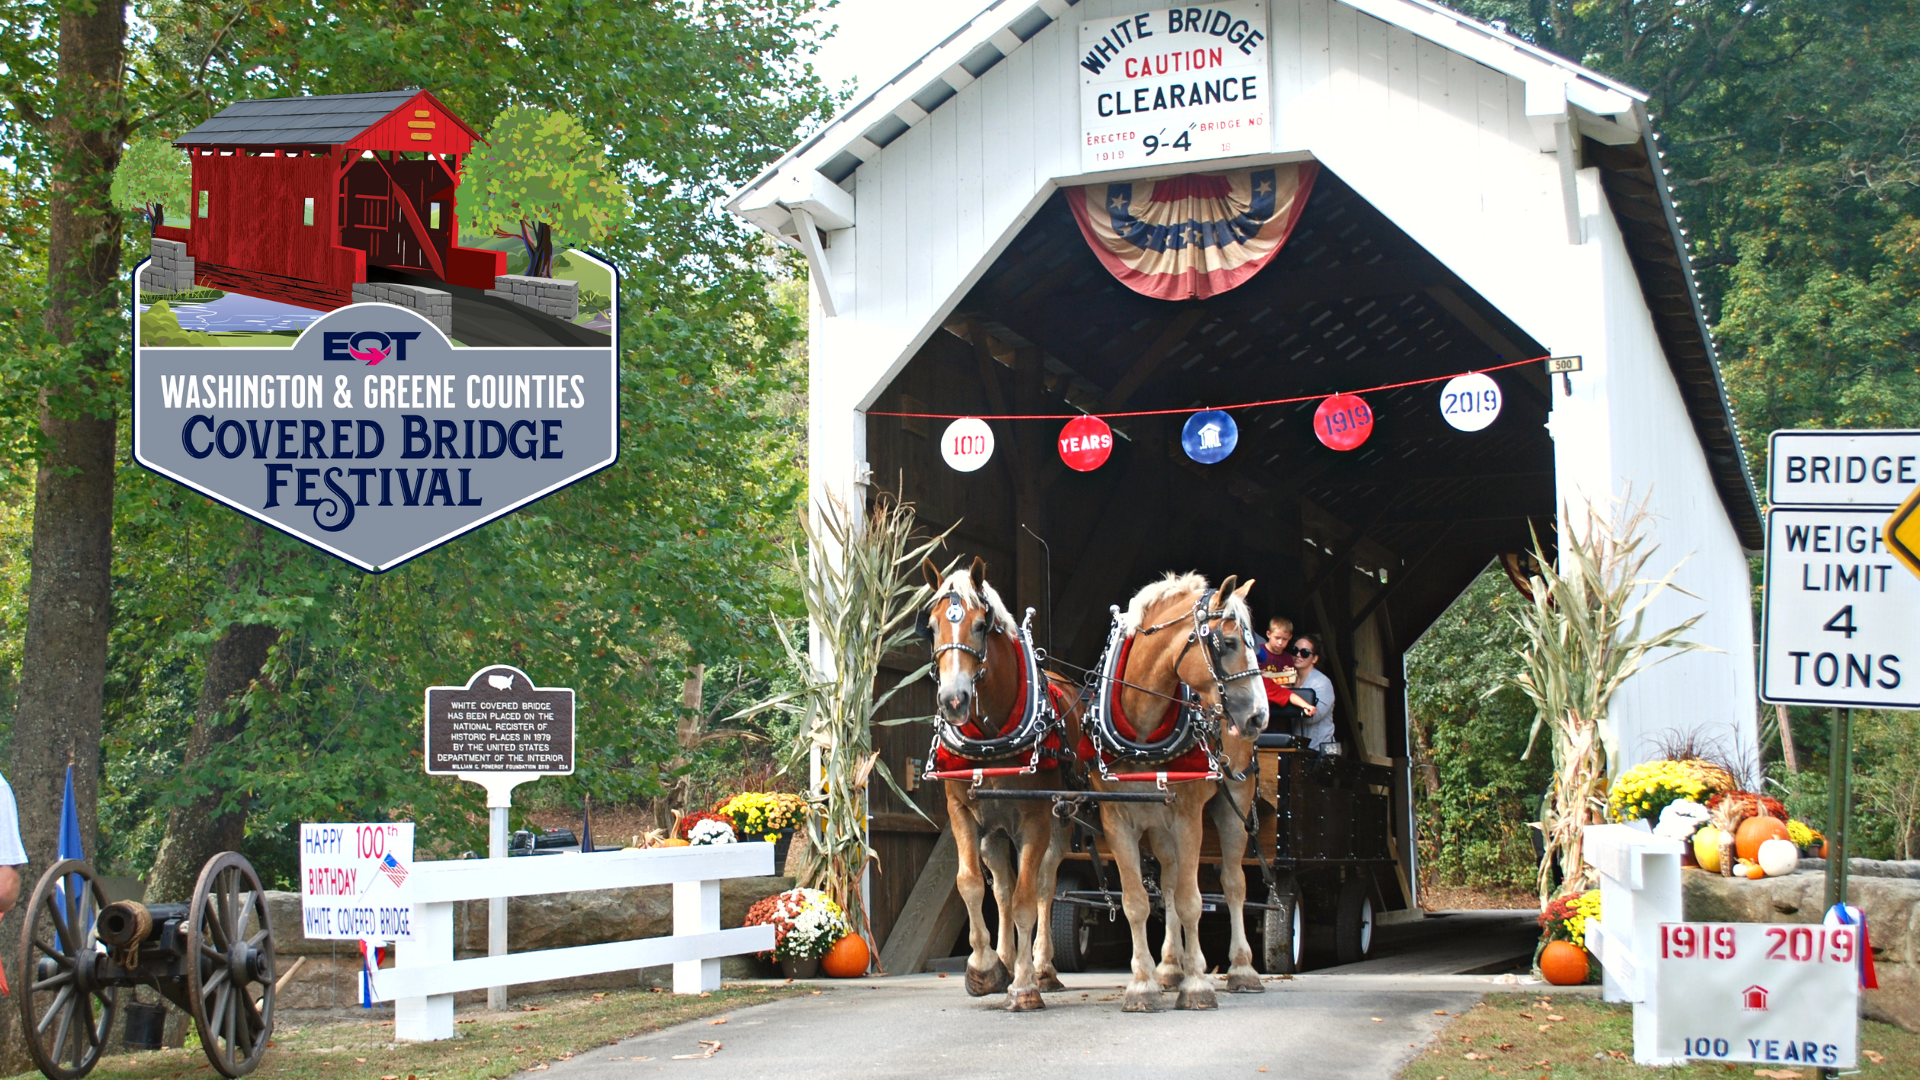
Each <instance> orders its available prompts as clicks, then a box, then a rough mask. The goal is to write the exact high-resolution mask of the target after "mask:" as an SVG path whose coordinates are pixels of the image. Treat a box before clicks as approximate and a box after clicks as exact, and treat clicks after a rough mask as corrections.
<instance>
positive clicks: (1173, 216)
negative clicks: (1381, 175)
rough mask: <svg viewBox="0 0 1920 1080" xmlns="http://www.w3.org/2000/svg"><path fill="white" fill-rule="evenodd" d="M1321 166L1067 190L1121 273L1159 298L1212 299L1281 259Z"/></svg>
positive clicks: (1085, 231) (1097, 249)
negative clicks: (1269, 263) (1277, 256)
mask: <svg viewBox="0 0 1920 1080" xmlns="http://www.w3.org/2000/svg"><path fill="white" fill-rule="evenodd" d="M1318 172H1319V166H1318V165H1316V164H1314V163H1313V162H1303V163H1301V164H1297V165H1273V166H1267V167H1264V168H1258V169H1242V170H1237V171H1234V172H1226V173H1204V174H1195V175H1187V176H1175V177H1169V178H1167V179H1164V180H1135V181H1130V182H1127V183H1115V184H1088V185H1086V186H1085V187H1073V188H1068V189H1067V206H1068V207H1070V208H1071V209H1072V210H1073V216H1074V220H1076V221H1078V222H1079V223H1080V232H1081V235H1083V236H1085V237H1086V238H1087V244H1088V245H1089V246H1090V247H1092V248H1093V253H1094V254H1095V255H1097V256H1099V258H1100V261H1101V262H1102V263H1104V264H1105V265H1106V267H1107V269H1108V270H1110V271H1112V272H1113V276H1114V277H1116V278H1119V279H1120V281H1121V282H1122V283H1123V284H1125V285H1126V286H1127V287H1128V288H1129V289H1132V290H1133V291H1134V292H1137V293H1139V294H1141V295H1142V296H1151V297H1153V298H1155V299H1157V300H1190V299H1205V298H1206V297H1209V296H1218V295H1219V294H1221V293H1223V292H1226V291H1228V290H1229V289H1233V288H1236V287H1238V286H1239V285H1241V284H1243V283H1244V282H1245V281H1246V280H1247V279H1248V278H1251V277H1252V276H1253V275H1254V274H1257V273H1259V272H1260V268H1261V267H1263V266H1265V265H1267V263H1268V262H1270V261H1272V259H1273V257H1274V256H1275V255H1276V254H1278V253H1279V251H1280V248H1281V246H1282V245H1284V244H1285V243H1286V242H1287V237H1288V236H1289V235H1291V234H1292V232H1293V227H1294V224H1295V223H1296V222H1298V221H1299V220H1300V211H1301V210H1303V209H1304V208H1305V207H1306V205H1307V196H1308V195H1309V194H1310V193H1311V192H1312V190H1313V179H1314V176H1315V175H1316V174H1317V173H1318Z"/></svg>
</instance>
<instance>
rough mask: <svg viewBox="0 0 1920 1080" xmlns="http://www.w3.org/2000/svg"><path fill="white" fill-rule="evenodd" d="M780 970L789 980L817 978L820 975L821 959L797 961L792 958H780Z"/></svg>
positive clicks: (813, 958)
mask: <svg viewBox="0 0 1920 1080" xmlns="http://www.w3.org/2000/svg"><path fill="white" fill-rule="evenodd" d="M780 970H781V971H782V972H783V973H784V974H785V975H786V976H787V978H789V979H811V978H815V977H816V976H818V975H819V974H820V958H819V957H817V956H811V957H808V958H807V959H805V960H797V959H795V958H793V957H791V956H783V957H781V958H780Z"/></svg>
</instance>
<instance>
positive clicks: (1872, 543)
mask: <svg viewBox="0 0 1920 1080" xmlns="http://www.w3.org/2000/svg"><path fill="white" fill-rule="evenodd" d="M1767 445H1768V455H1767V456H1768V460H1767V498H1768V502H1769V503H1770V504H1771V508H1770V509H1769V510H1768V511H1767V559H1766V572H1765V582H1766V612H1765V616H1764V619H1763V622H1764V623H1765V627H1764V633H1763V643H1762V645H1761V650H1760V657H1761V660H1760V662H1761V668H1760V672H1761V673H1760V699H1761V700H1762V701H1766V702H1769V703H1771V704H1776V705H1825V706H1829V707H1831V708H1832V709H1833V723H1832V743H1831V747H1830V751H1829V758H1830V761H1831V767H1832V773H1831V778H1830V782H1829V790H1830V792H1831V800H1832V801H1831V804H1830V806H1829V813H1828V818H1827V890H1826V891H1827V896H1826V901H1827V907H1828V908H1829V909H1831V908H1832V907H1833V905H1835V904H1841V903H1845V902H1846V898H1847V856H1848V850H1847V849H1848V847H1849V845H1848V843H1847V841H1848V839H1849V835H1848V834H1849V832H1850V831H1851V830H1850V828H1849V824H1850V823H1849V820H1848V819H1849V818H1850V816H1851V814H1852V803H1853V798H1852V794H1853V792H1852V771H1853V770H1852V753H1853V745H1852V732H1851V731H1850V730H1849V729H1850V728H1851V727H1852V723H1853V710H1854V709H1855V708H1880V709H1913V708H1920V678H1915V677H1913V674H1912V672H1910V670H1909V669H1910V668H1911V667H1912V666H1913V664H1914V663H1915V662H1916V661H1920V619H1916V618H1915V617H1914V612H1915V611H1916V610H1920V577H1916V576H1915V575H1914V574H1907V573H1902V572H1901V569H1902V564H1903V563H1907V565H1908V566H1909V567H1910V566H1911V565H1912V564H1911V563H1910V562H1907V560H1906V559H1905V558H1904V557H1903V555H1902V553H1901V551H1900V549H1899V542H1898V540H1897V539H1896V537H1895V535H1894V534H1895V533H1896V532H1898V531H1899V525H1900V524H1901V523H1902V521H1903V515H1902V514H1901V513H1900V512H1899V508H1900V506H1901V503H1902V502H1903V501H1907V502H1911V501H1912V498H1913V495H1912V493H1913V492H1914V491H1915V489H1916V487H1920V431H1912V430H1897V431H1896V430H1883V431H1776V432H1774V433H1773V435H1772V437H1771V438H1770V439H1769V440H1768V444H1767ZM1889 512H1893V517H1892V518H1891V519H1889V518H1888V517H1887V515H1888V513H1889Z"/></svg>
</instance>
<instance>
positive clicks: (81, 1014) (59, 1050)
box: [19, 859, 119, 1080]
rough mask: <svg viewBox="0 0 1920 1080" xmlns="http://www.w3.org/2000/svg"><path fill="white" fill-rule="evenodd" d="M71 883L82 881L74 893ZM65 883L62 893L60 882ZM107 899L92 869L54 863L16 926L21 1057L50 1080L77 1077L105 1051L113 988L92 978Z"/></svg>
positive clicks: (76, 862)
mask: <svg viewBox="0 0 1920 1080" xmlns="http://www.w3.org/2000/svg"><path fill="white" fill-rule="evenodd" d="M75 879H79V880H80V881H82V882H85V884H84V886H82V887H78V888H75V887H73V883H74V880H75ZM62 881H66V882H67V883H68V888H67V889H66V890H65V891H64V895H63V890H62V889H61V888H60V883H61V882H62ZM106 902H107V898H106V894H105V893H104V892H102V891H101V888H100V880H99V878H97V877H96V876H95V875H94V872H93V867H91V866H89V865H87V864H86V863H85V862H83V861H81V860H79V859H66V860H64V861H61V862H57V863H55V864H53V866H52V867H50V868H48V870H47V872H46V873H45V874H44V875H42V876H41V878H40V883H39V884H38V885H36V886H34V889H33V898H32V899H31V900H30V901H28V903H27V910H26V916H27V920H26V925H24V926H22V927H21V928H20V954H21V959H22V960H23V961H24V962H23V963H22V964H21V965H20V972H21V979H22V981H24V982H25V983H26V984H27V985H26V986H25V987H24V988H23V989H22V990H20V991H19V1000H20V1025H21V1030H22V1031H23V1032H24V1033H25V1034H26V1036H27V1053H28V1054H29V1055H31V1056H32V1057H33V1063H34V1064H35V1065H37V1066H39V1067H40V1071H41V1072H43V1073H45V1074H46V1075H47V1076H49V1077H51V1078H52V1080H79V1078H80V1077H82V1076H85V1075H87V1074H88V1073H90V1072H92V1071H93V1067H94V1066H95V1065H96V1064H98V1063H99V1061H100V1055H101V1053H102V1052H103V1051H105V1050H106V1047H107V1037H108V1035H109V1034H110V1033H111V1032H112V1031H113V1018H114V1014H115V1009H116V1006H117V1002H118V995H119V991H118V990H117V989H116V988H115V987H111V986H100V985H99V984H98V983H97V982H96V981H95V978H94V972H95V964H96V963H97V962H98V960H99V958H100V957H101V955H102V954H101V952H100V949H99V946H98V943H97V941H96V939H95V938H94V933H93V920H94V916H96V915H97V914H99V912H100V909H101V908H102V907H105V906H106Z"/></svg>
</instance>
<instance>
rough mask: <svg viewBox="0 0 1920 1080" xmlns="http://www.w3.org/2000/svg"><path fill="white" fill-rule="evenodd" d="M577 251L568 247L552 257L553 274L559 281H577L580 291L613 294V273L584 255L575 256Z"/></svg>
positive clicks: (577, 253)
mask: <svg viewBox="0 0 1920 1080" xmlns="http://www.w3.org/2000/svg"><path fill="white" fill-rule="evenodd" d="M577 255H579V252H576V251H574V250H573V249H572V248H568V249H567V250H566V251H564V252H561V253H558V254H556V255H555V256H554V257H553V276H554V277H555V278H556V279H558V280H560V281H577V282H579V283H580V288H581V290H582V291H584V290H587V289H592V290H593V291H594V292H597V293H599V294H600V295H601V296H612V295H613V273H612V271H609V270H605V269H602V268H601V267H600V266H599V265H598V264H596V263H591V262H588V261H587V260H586V259H585V258H584V257H582V258H575V257H574V256H577Z"/></svg>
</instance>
